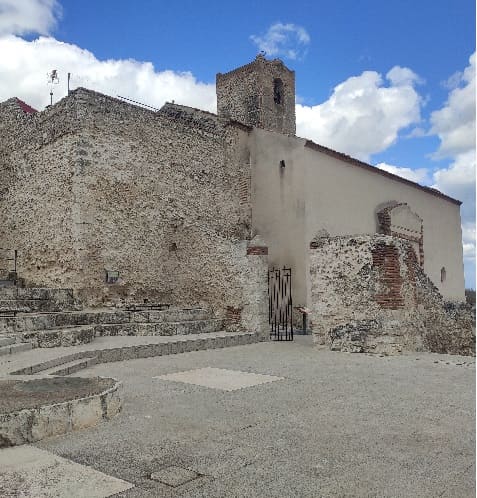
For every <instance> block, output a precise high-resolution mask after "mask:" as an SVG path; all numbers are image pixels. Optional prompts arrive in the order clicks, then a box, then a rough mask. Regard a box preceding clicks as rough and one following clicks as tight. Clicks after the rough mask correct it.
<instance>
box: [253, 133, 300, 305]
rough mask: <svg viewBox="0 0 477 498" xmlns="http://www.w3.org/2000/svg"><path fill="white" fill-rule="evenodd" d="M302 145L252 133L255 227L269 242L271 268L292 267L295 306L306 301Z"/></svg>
mask: <svg viewBox="0 0 477 498" xmlns="http://www.w3.org/2000/svg"><path fill="white" fill-rule="evenodd" d="M303 145H304V141H302V140H297V139H296V138H293V137H288V136H286V135H281V134H278V133H269V132H265V131H264V130H259V129H257V128H254V129H253V131H252V132H251V133H250V160H251V163H252V206H253V209H252V226H253V229H254V231H255V232H257V233H259V234H260V235H261V236H262V237H263V238H264V240H266V241H267V243H268V258H269V259H268V261H269V266H270V267H272V266H275V267H277V266H278V267H283V266H287V267H288V266H291V267H292V268H293V274H292V286H293V289H292V291H293V297H294V300H295V301H294V305H299V304H300V305H302V304H305V302H306V293H305V289H306V288H305V286H304V275H305V272H306V271H307V264H306V262H307V259H308V256H307V254H308V249H307V247H306V245H305V244H304V240H305V218H306V216H305V211H306V208H305V201H304V197H303V192H304V188H305V187H304V176H303V162H302V160H301V159H300V158H301V157H302V155H303ZM281 160H283V161H285V168H281V167H280V161H281Z"/></svg>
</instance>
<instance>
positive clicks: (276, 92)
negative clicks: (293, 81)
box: [273, 78, 283, 104]
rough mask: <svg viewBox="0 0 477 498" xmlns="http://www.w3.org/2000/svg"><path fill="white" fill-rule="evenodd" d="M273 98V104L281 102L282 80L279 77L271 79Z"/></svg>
mask: <svg viewBox="0 0 477 498" xmlns="http://www.w3.org/2000/svg"><path fill="white" fill-rule="evenodd" d="M273 100H274V101H275V104H283V81H282V80H281V79H280V78H275V79H274V80H273Z"/></svg>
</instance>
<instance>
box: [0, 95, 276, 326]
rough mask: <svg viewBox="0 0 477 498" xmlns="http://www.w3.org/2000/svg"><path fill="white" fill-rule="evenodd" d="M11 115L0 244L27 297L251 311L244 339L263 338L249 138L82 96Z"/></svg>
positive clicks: (195, 119)
mask: <svg viewBox="0 0 477 498" xmlns="http://www.w3.org/2000/svg"><path fill="white" fill-rule="evenodd" d="M2 106H3V107H1V106H0V118H1V117H2V116H8V120H9V123H10V126H9V127H5V128H4V129H3V130H2V131H1V133H2V134H1V135H0V144H1V149H0V158H1V161H2V162H1V163H0V174H1V175H2V179H3V178H5V180H6V181H5V183H4V184H3V185H4V187H3V190H2V196H1V197H0V216H2V218H3V219H2V224H1V227H0V240H2V242H3V243H4V245H6V246H9V247H12V248H15V249H18V251H19V261H18V272H19V274H20V276H21V277H23V278H24V279H25V281H26V283H27V285H39V284H41V285H43V286H51V287H58V286H67V287H71V288H73V289H74V290H75V292H76V293H77V295H78V296H79V297H80V298H81V299H82V300H83V301H84V302H85V303H87V304H89V305H93V306H94V305H101V304H103V303H104V304H111V303H121V302H142V301H143V300H144V299H148V300H149V301H156V302H157V301H159V302H167V303H172V304H177V305H201V306H207V307H209V308H211V309H213V310H214V311H215V312H216V313H217V314H218V315H221V314H222V315H224V314H225V310H226V309H227V306H230V307H234V308H241V309H242V310H243V311H242V315H241V325H240V326H243V327H245V326H247V327H251V328H254V327H255V326H256V327H259V325H258V324H261V323H262V322H263V320H262V318H261V317H260V316H258V317H255V318H253V317H251V316H250V313H249V311H251V309H252V308H253V309H254V306H255V304H254V303H256V302H258V301H260V300H261V299H262V297H260V296H262V295H263V291H264V289H265V292H266V281H262V280H264V279H265V280H266V267H267V264H266V256H265V257H263V256H256V255H247V244H248V242H249V240H250V238H251V237H252V234H251V206H250V181H251V180H250V177H251V174H250V161H249V153H248V148H247V133H248V129H247V128H246V127H244V126H243V125H240V124H238V123H235V124H230V123H229V122H228V121H227V120H222V119H220V118H217V116H215V115H213V114H210V113H206V112H203V111H198V110H195V109H191V108H185V107H182V106H176V105H173V104H168V105H166V106H165V107H164V108H163V109H162V110H161V111H160V112H153V111H149V110H146V109H142V108H139V107H136V106H131V105H130V104H126V103H124V102H122V101H119V100H117V99H113V98H110V97H107V96H104V95H102V94H98V93H95V92H91V91H87V90H84V89H78V90H75V91H74V92H72V94H71V95H70V96H69V97H67V98H65V99H63V100H62V101H61V102H59V103H58V104H56V105H55V106H53V107H52V108H50V109H48V110H45V111H43V112H41V113H37V114H36V115H33V116H28V117H26V116H24V115H22V114H21V113H19V112H17V110H16V109H15V106H12V105H4V104H2ZM2 112H3V114H2ZM7 128H8V129H7ZM106 271H110V272H117V274H115V276H117V277H118V278H117V280H116V281H115V282H113V283H107V282H106V275H107V274H106ZM262 274H263V277H262ZM263 286H265V287H263ZM254 311H255V309H254ZM266 311H267V308H266V304H265V306H264V307H263V314H265V313H266ZM254 324H255V325H254ZM260 326H261V325H260Z"/></svg>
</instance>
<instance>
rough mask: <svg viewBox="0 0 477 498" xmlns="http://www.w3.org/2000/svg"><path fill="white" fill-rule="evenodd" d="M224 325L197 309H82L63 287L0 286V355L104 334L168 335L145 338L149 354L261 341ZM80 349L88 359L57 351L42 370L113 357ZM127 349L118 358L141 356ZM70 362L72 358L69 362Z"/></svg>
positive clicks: (70, 343)
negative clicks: (56, 358)
mask: <svg viewBox="0 0 477 498" xmlns="http://www.w3.org/2000/svg"><path fill="white" fill-rule="evenodd" d="M224 326H225V323H224V320H222V319H218V318H216V317H215V316H213V315H212V314H211V313H210V312H209V311H208V310H205V309H203V308H172V307H169V306H168V305H150V304H144V305H136V306H131V307H129V308H104V309H88V310H83V309H81V306H80V305H79V303H78V302H76V301H75V299H74V297H73V292H72V291H71V290H69V289H22V288H12V287H5V288H1V289H0V356H4V355H11V354H13V353H17V352H21V351H27V350H29V349H32V348H64V347H71V348H72V349H75V347H77V346H81V345H90V343H92V342H94V341H95V342H101V339H105V338H110V339H111V341H113V342H114V337H117V339H118V341H119V338H120V337H137V338H139V337H158V338H160V337H164V338H167V337H169V338H171V340H166V341H162V342H161V341H159V342H157V341H152V340H150V341H146V342H150V344H142V345H141V347H145V346H147V347H148V348H149V349H150V350H151V351H153V352H154V351H155V353H154V354H152V353H151V354H152V355H153V356H156V355H161V354H170V353H169V352H168V351H172V352H174V353H175V352H186V351H195V350H198V349H197V348H199V349H208V348H209V347H210V348H215V347H227V346H231V345H237V344H239V343H240V344H241V343H250V342H257V341H259V340H261V339H260V338H259V336H258V335H257V334H248V335H247V337H245V336H244V337H238V336H237V337H235V336H232V335H230V334H229V333H227V332H224ZM228 334H229V335H228ZM249 336H250V337H249ZM224 339H225V340H224ZM111 341H109V342H108V347H107V348H106V349H107V350H108V351H110V350H112V349H114V348H113V347H112V342H111ZM243 341H245V342H243ZM103 342H104V341H103ZM119 342H121V341H119ZM122 342H124V341H122ZM118 345H119V344H118ZM123 346H124V345H123ZM123 346H121V347H123ZM128 347H129V346H124V348H126V349H128ZM124 348H123V349H124ZM76 349H77V348H76ZM93 349H94V347H93ZM146 349H147V348H146ZM83 353H84V352H83ZM84 354H85V355H86V357H87V358H88V360H87V362H86V363H85V361H80V360H83V358H84V356H81V355H80V356H77V355H76V356H75V357H72V358H68V355H66V356H65V355H63V359H62V360H61V362H60V363H58V364H55V365H48V366H47V367H45V368H52V369H54V368H56V367H58V366H59V365H61V367H59V368H58V369H57V370H52V371H51V372H47V373H52V374H56V375H59V374H58V373H56V372H57V371H59V372H63V373H64V372H67V373H66V374H69V373H72V372H73V371H76V370H75V369H79V368H84V366H85V365H86V364H88V365H89V364H90V363H91V362H92V361H93V358H96V356H97V358H98V359H99V360H100V361H101V362H104V361H117V359H113V360H111V359H108V358H109V356H110V353H108V352H107V351H106V350H105V351H104V352H102V353H100V354H99V356H98V355H95V354H94V353H93V352H88V353H84ZM131 354H132V353H131V351H126V353H125V357H124V359H127V357H142V356H137V355H136V356H134V355H133V356H131ZM63 360H64V361H63ZM70 361H71V362H73V363H72V364H71V365H69V362H70ZM88 362H89V363H88ZM43 370H44V369H43ZM31 373H33V372H31Z"/></svg>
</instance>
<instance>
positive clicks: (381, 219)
mask: <svg viewBox="0 0 477 498" xmlns="http://www.w3.org/2000/svg"><path fill="white" fill-rule="evenodd" d="M376 218H377V232H378V233H382V234H384V235H392V236H393V237H399V238H400V239H405V240H407V241H409V242H411V245H412V247H413V249H414V251H415V253H416V257H417V260H418V261H419V264H420V265H421V267H423V266H424V228H423V223H422V218H421V217H420V216H419V215H418V214H416V213H415V212H414V211H412V210H411V208H410V207H409V205H408V204H407V203H405V202H397V201H389V202H387V203H384V204H380V205H379V206H378V207H377V208H376Z"/></svg>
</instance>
